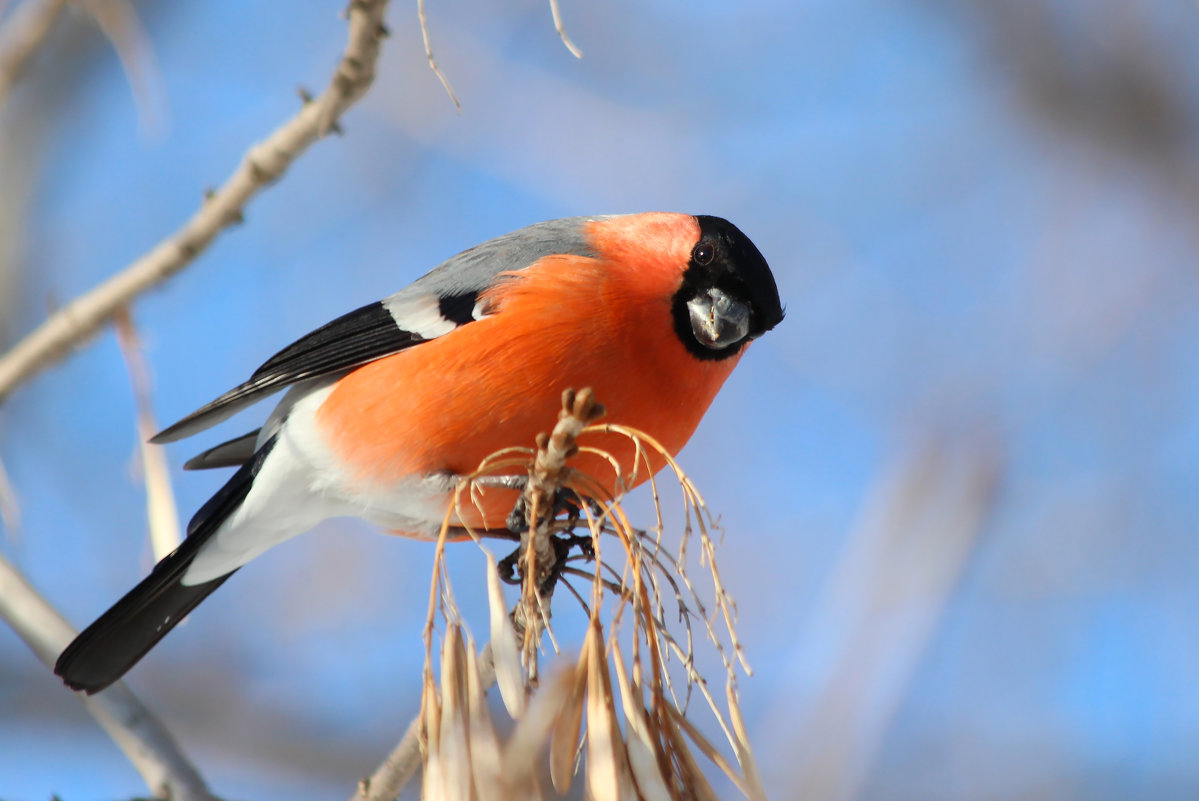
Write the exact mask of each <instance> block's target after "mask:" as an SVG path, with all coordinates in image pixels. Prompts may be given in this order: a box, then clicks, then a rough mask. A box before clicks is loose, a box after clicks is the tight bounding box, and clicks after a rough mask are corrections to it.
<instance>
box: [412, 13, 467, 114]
mask: <svg viewBox="0 0 1199 801" xmlns="http://www.w3.org/2000/svg"><path fill="white" fill-rule="evenodd" d="M416 16H417V19H418V20H420V36H421V39H422V40H424V43H425V58H427V59H428V60H429V69H431V70H433V74H434V75H436V76H437V80H439V81H441V86H442V88H444V89H445V93H446V94H447V95H449V96H450V100H452V101H454V109H455V110H456V111H458V112H459V113H461V112H462V104H461V103H459V102H458V96H457V95H455V94H454V89H453V87H452V86H450V80H449V78H447V77H445V73H443V72H442V71H441V67H439V66H437V59H435V58H433V43H432V42H431V41H430V40H429V18H428V17H427V16H426V15H425V0H416Z"/></svg>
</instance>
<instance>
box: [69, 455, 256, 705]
mask: <svg viewBox="0 0 1199 801" xmlns="http://www.w3.org/2000/svg"><path fill="white" fill-rule="evenodd" d="M273 444H274V440H273V439H272V440H270V441H268V442H266V443H265V444H264V445H263V447H262V448H261V449H259V451H258V453H257V454H255V456H254V458H253V459H252V460H251V461H249V462H247V463H246V464H244V465H242V466H241V467H240V468H239V469H238V471H237V472H236V473H234V474H233V477H232V478H230V479H229V481H228V483H226V484H225V486H223V487H221V489H220V490H219V491H218V492H217V493H216V495H213V496H212V498H210V499H209V500H208V502H207V503H205V504H204V505H203V506H202V507H200V511H198V512H196V514H195V517H193V518H192V520H191V522H190V523H189V524H188V526H187V538H186V539H185V540H184V541H183V544H181V545H180V546H179V547H178V548H176V549H175V550H174V551H172V552H171V553H170V554H168V555H167V556H166V558H164V559H163V560H162V561H161V562H159V563H158V564H157V565H155V566H154V570H152V571H151V572H150V575H148V576H146V578H145V579H144V580H143V581H142V582H141V583H140V584H138V585H137V586H136V587H134V588H133V589H132V590H130V591H129V592H128V593H127V594H126V595H125V597H124V598H122V599H121V600H119V601H117V602H116V604H114V605H113V607H112V608H111V609H109V610H108V611H107V612H105V613H104V614H103V615H101V616H100V618H99V619H98V620H96V622H95V623H93V624H92V625H90V626H88V627H87V628H86V629H84V631H83V632H82V633H81V634H80V635H79V636H78V637H76V638H75V640H74V641H73V642H72V643H71V644H70V645H68V646H67V648H66V650H65V651H63V652H62V654H61V655H60V656H59V657H58V662H57V663H56V664H55V665H54V672H55V673H57V674H58V675H59V676H61V677H62V680H63V681H64V682H65V683H66V685H67V686H68V687H70V688H71V689H72V690H83V691H84V692H86V693H88V694H89V695H90V694H92V693H95V692H99V691H100V690H103V689H104V688H105V687H107V686H108V685H110V684H112V683H113V682H114V681H116V680H117V679H119V678H121V676H123V675H125V673H126V671H128V670H129V669H130V668H131V667H133V666H134V665H135V664H137V661H138V660H139V659H141V658H142V657H143V656H145V655H146V652H147V651H149V650H150V649H151V648H153V647H154V646H155V645H156V644H157V643H158V641H159V640H161V639H162V638H163V637H165V636H166V634H167V632H168V631H170V630H171V629H173V628H174V627H175V626H176V625H177V624H178V623H179V621H180V620H182V619H183V618H184V617H185V616H186V615H187V613H188V612H190V611H191V610H192V609H194V608H195V607H196V605H197V604H199V603H200V601H203V600H204V599H205V598H207V597H208V596H209V594H211V593H212V591H213V590H215V589H216V588H217V587H219V586H221V585H222V584H224V583H225V579H227V578H229V576H232V575H233V573H234V572H236V571H231V572H229V573H226V574H225V575H223V576H221V577H219V578H215V579H213V580H212V581H206V582H204V583H203V584H194V585H185V584H183V575H184V573H186V572H187V568H188V567H189V566H190V565H191V563H192V561H193V560H194V559H195V558H196V554H198V553H199V552H200V548H201V547H202V546H203V545H204V543H206V542H207V541H208V540H209V539H210V538H211V537H212V535H213V534H215V533H216V531H217V529H219V528H220V526H221V523H223V522H224V521H225V519H226V518H228V517H229V515H230V514H232V513H233V511H234V510H235V509H237V507H238V506H240V505H241V502H242V501H243V500H245V497H246V494H247V493H248V492H249V491H250V485H251V484H253V483H254V476H255V474H257V472H258V469H259V468H260V467H261V466H262V460H263V459H264V458H265V457H266V454H267V452H268V451H270V449H271V445H273Z"/></svg>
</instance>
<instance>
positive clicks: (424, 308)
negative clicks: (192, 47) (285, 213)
mask: <svg viewBox="0 0 1199 801" xmlns="http://www.w3.org/2000/svg"><path fill="white" fill-rule="evenodd" d="M2 2H3V0H0V3H2ZM596 219H600V218H596V217H571V218H567V219H563V220H550V221H548V222H543V223H536V224H534V225H530V226H528V227H527V228H522V229H520V230H519V231H513V232H512V233H510V234H505V235H504V236H500V237H496V238H495V239H492V240H489V241H487V242H484V243H483V244H481V245H477V246H475V247H473V248H471V249H470V250H467V251H463V252H462V253H459V254H458V255H457V256H454V257H453V258H451V259H448V260H446V261H445V262H442V263H441V264H440V265H439V266H438V267H436V268H434V269H433V270H432V271H430V272H428V273H426V274H425V275H424V276H422V277H421V278H419V279H417V280H416V281H415V282H414V283H413V284H412V285H410V286H409V287H408V288H406V289H403V290H401V291H399V292H397V293H396V294H394V295H392V296H391V297H388V298H385V299H383V300H382V301H379V302H378V303H372V304H370V305H369V306H363V307H362V308H361V309H357V310H356V311H352V312H350V313H349V314H347V315H344V316H342V317H339V318H337V319H336V320H334V321H333V322H331V323H329V324H328V325H326V326H324V327H323V328H318V329H317V330H316V331H313V332H312V333H311V334H309V335H308V336H306V337H304V338H302V339H300V340H298V341H297V342H295V343H294V344H292V345H289V346H288V347H286V348H284V349H283V350H281V351H279V352H278V353H276V354H275V355H274V356H272V357H271V358H270V360H268V361H267V363H266V364H264V365H262V367H259V368H258V370H257V371H255V373H254V375H253V376H251V377H250V380H249V381H247V382H245V383H244V384H242V385H241V386H239V387H235V388H234V389H231V390H229V391H228V392H226V393H225V394H224V395H222V396H221V397H219V398H217V399H216V400H214V401H213V402H212V403H209V404H208V405H206V406H204V407H203V408H201V409H198V410H196V411H195V412H192V413H191V414H189V415H188V416H187V417H185V418H183V419H182V420H180V421H179V422H178V423H175V424H174V425H173V426H171V427H170V428H167V429H165V430H164V431H161V432H159V433H158V434H157V435H155V436H154V438H153V439H152V440H151V442H157V443H163V442H174V441H175V440H177V439H182V438H183V437H187V436H191V435H192V434H195V433H196V432H198V431H202V430H204V429H205V428H208V427H209V426H213V425H216V424H217V423H219V422H221V421H222V420H225V419H226V418H228V417H231V416H233V415H234V414H236V413H237V412H239V411H241V410H242V409H244V408H246V407H247V406H249V405H251V404H253V403H255V402H256V401H259V400H261V399H262V398H264V397H265V396H267V395H269V394H271V393H273V392H276V391H278V390H280V389H282V388H283V387H285V386H287V385H288V384H294V383H296V382H299V381H305V380H308V379H311V378H318V377H320V376H324V375H330V374H335V373H339V372H342V371H345V370H350V369H352V368H355V367H361V366H362V365H364V364H366V363H367V362H372V361H374V360H375V359H381V358H383V357H384V356H390V355H391V354H393V353H396V352H397V351H401V350H404V349H405V348H410V347H412V346H413V345H417V344H419V343H421V342H425V341H427V340H429V339H432V338H434V337H437V336H440V335H442V334H445V333H448V332H449V331H452V330H454V329H455V328H457V327H459V326H462V325H466V324H467V323H470V322H471V321H472V320H474V319H475V316H476V302H477V300H478V297H479V293H481V292H483V291H484V290H485V289H486V288H487V287H489V286H491V285H492V284H493V283H494V282H495V281H496V280H497V277H498V276H503V275H507V274H509V273H510V272H511V271H514V270H520V269H522V268H524V267H528V266H529V265H531V264H533V263H535V262H537V261H538V260H539V259H541V258H543V257H545V256H549V255H551V254H558V253H561V254H574V255H580V256H588V257H590V256H594V255H595V254H594V253H593V252H592V250H591V246H590V244H589V243H588V242H587V238H586V235H585V224H586V223H587V222H588V221H591V220H596ZM235 454H236V455H244V454H241V452H240V451H238V450H237V449H236V448H233V449H232V450H231V451H230V452H229V453H228V454H225V455H228V456H229V457H230V458H232V457H233V455H235ZM226 463H227V464H236V462H233V461H228V462H226ZM195 466H197V467H199V466H202V465H201V464H200V463H197V464H196V465H195ZM213 466H216V465H215V464H213Z"/></svg>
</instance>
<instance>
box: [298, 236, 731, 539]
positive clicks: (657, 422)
mask: <svg viewBox="0 0 1199 801" xmlns="http://www.w3.org/2000/svg"><path fill="white" fill-rule="evenodd" d="M518 276H519V277H516V278H513V279H511V280H507V281H503V282H501V283H500V284H499V285H498V286H497V287H495V288H493V290H491V291H490V292H489V293H487V294H485V295H484V298H485V299H486V300H487V301H488V302H489V303H490V304H491V309H492V314H491V315H490V316H487V317H484V318H483V319H481V320H478V321H475V322H472V323H469V324H467V325H465V326H462V327H461V328H458V329H456V330H454V331H452V332H450V333H449V334H446V335H445V336H442V337H439V338H437V339H433V340H430V341H428V342H425V343H422V344H420V345H418V346H416V347H413V348H411V349H409V350H405V351H401V352H399V353H396V354H394V355H392V356H388V357H385V358H383V359H380V360H378V361H375V362H372V363H370V364H367V365H365V366H363V367H361V368H359V369H357V370H355V371H353V372H352V373H350V374H349V375H347V376H346V377H345V378H343V379H342V380H341V381H339V382H338V384H337V385H336V387H335V388H334V390H333V391H332V392H331V393H330V395H329V397H328V398H327V399H326V401H325V402H324V404H323V405H322V406H321V408H320V410H319V411H318V412H317V421H318V425H319V427H320V430H321V431H322V434H323V435H324V437H325V439H326V442H327V443H328V445H329V447H330V448H331V449H332V451H333V452H334V453H335V454H336V455H337V456H338V457H339V458H340V459H341V460H342V461H343V463H344V466H345V467H346V469H347V472H348V473H349V474H350V475H351V476H352V477H353V480H354V481H355V482H361V486H362V487H363V488H383V487H386V486H388V485H389V484H391V483H394V482H399V481H401V480H403V479H405V478H408V477H412V476H414V475H424V474H429V473H434V472H440V471H447V472H450V473H454V474H459V475H461V474H466V473H470V472H472V471H474V470H475V469H476V468H477V467H478V466H479V463H480V462H481V461H482V460H483V459H484V458H486V457H487V456H489V455H491V454H492V453H494V452H496V451H498V450H501V449H503V448H507V447H511V446H524V447H532V445H533V441H534V438H535V437H536V435H537V434H538V433H539V432H542V431H549V430H550V429H552V428H553V425H554V422H555V421H556V420H557V414H558V410H559V409H560V408H561V396H562V391H563V390H564V389H566V388H569V387H573V388H576V389H581V388H583V387H592V388H593V389H594V390H595V393H596V397H597V399H598V400H599V401H600V402H601V403H603V404H604V405H605V406H606V407H607V410H608V414H607V416H606V417H605V419H604V421H605V422H611V423H620V424H623V425H627V426H631V427H634V428H637V429H640V430H642V431H645V432H646V433H648V434H649V435H651V436H653V437H654V438H655V439H657V440H658V441H659V442H660V443H661V444H662V445H663V446H664V447H665V448H666V449H667V450H668V451H669V452H670V453H671V454H672V455H673V454H675V453H677V452H678V451H679V450H680V449H681V448H682V447H683V445H684V444H686V442H687V440H688V439H689V438H690V437H691V434H692V433H693V432H694V431H695V428H696V426H697V425H698V424H699V421H700V418H701V417H702V416H703V414H704V412H705V411H707V408H708V406H709V404H710V403H711V402H712V399H713V398H714V397H715V395H716V392H717V391H718V390H719V389H720V387H721V385H722V384H723V383H724V380H725V378H727V377H728V374H729V373H730V372H731V371H732V369H733V367H734V366H735V365H736V363H737V361H738V357H732V358H728V359H724V360H720V361H701V360H698V359H696V358H694V357H693V356H691V355H690V354H689V353H688V352H687V351H686V349H685V348H684V347H683V345H682V343H681V342H679V341H678V338H677V335H676V334H675V332H674V329H673V324H672V321H671V317H670V307H669V304H670V296H669V294H665V293H664V292H662V291H661V288H660V287H646V286H644V285H643V282H636V283H634V284H632V285H630V282H629V281H628V280H627V277H626V276H625V274H623V273H621V272H619V271H614V270H608V269H606V268H605V265H604V264H603V263H602V262H596V261H594V260H591V259H585V258H579V257H550V258H548V259H543V260H542V261H541V262H538V263H537V264H536V265H533V266H532V267H530V268H527V269H526V270H523V271H521V272H520V273H519V274H518ZM580 444H581V445H583V446H593V447H596V448H600V449H602V450H606V451H608V452H610V453H611V454H612V455H613V456H615V457H616V459H617V460H618V461H619V463H620V465H621V467H622V468H623V470H624V472H625V473H628V472H629V471H631V470H632V469H633V458H634V453H635V450H634V446H633V444H632V443H631V442H630V441H629V440H628V439H627V438H625V437H623V436H619V435H615V434H597V435H592V436H589V437H587V438H584V439H582V440H581V441H580ZM649 455H650V460H651V466H652V470H653V471H654V472H656V471H657V470H659V469H660V468H661V467H662V466H663V464H664V460H663V459H662V458H661V457H660V456H658V455H656V454H649ZM571 464H572V466H573V467H575V468H577V469H580V470H582V471H584V472H586V473H588V474H590V475H591V476H593V477H594V478H596V479H597V480H599V481H600V482H601V483H602V484H603V485H604V486H605V487H606V488H607V489H608V491H610V492H611V491H613V490H614V488H615V484H616V476H615V474H614V473H613V470H612V468H611V467H610V466H609V465H608V463H607V462H606V461H605V460H603V459H602V458H600V457H598V456H595V455H590V454H581V455H580V456H579V457H577V459H575V460H572V462H571ZM648 476H649V473H647V472H646V471H645V470H644V468H642V469H641V470H640V471H639V480H638V483H639V482H640V481H643V480H645V479H646V478H648ZM513 502H514V495H513V494H512V493H510V492H488V493H487V494H486V496H485V499H484V503H483V512H484V514H483V515H482V516H481V517H476V516H475V515H470V516H469V517H471V518H475V519H467V520H466V521H465V522H468V523H469V524H471V525H483V526H486V527H498V526H502V525H503V521H504V519H505V517H506V515H507V513H508V512H509V511H510V510H511V508H512V504H513Z"/></svg>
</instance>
